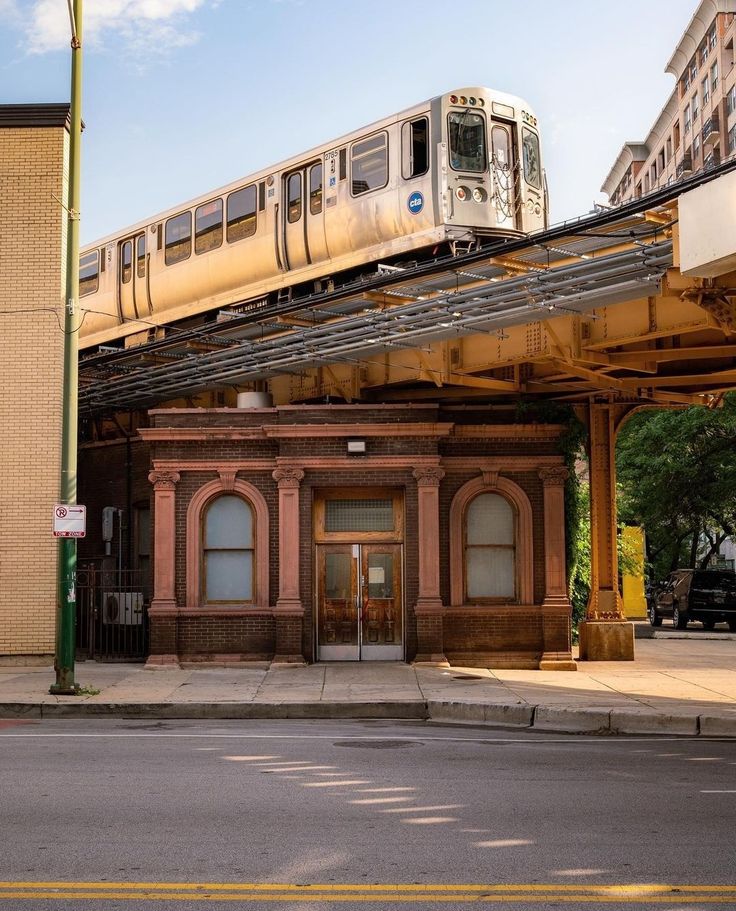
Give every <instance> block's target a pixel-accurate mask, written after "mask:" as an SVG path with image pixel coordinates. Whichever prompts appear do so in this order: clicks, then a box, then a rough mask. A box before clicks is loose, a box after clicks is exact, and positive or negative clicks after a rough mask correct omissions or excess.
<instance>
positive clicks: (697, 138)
mask: <svg viewBox="0 0 736 911" xmlns="http://www.w3.org/2000/svg"><path fill="white" fill-rule="evenodd" d="M699 155H700V135H699V134H698V133H696V134H695V135H694V136H693V158H697V157H698V156H699Z"/></svg>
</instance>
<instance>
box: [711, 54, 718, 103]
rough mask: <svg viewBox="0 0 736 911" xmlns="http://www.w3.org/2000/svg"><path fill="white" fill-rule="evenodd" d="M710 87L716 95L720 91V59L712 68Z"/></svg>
mask: <svg viewBox="0 0 736 911" xmlns="http://www.w3.org/2000/svg"><path fill="white" fill-rule="evenodd" d="M710 87H711V89H712V90H713V94H714V95H715V94H716V92H717V91H718V61H717V60H716V62H715V63H714V64H713V66H712V67H711V68H710Z"/></svg>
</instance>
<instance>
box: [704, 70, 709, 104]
mask: <svg viewBox="0 0 736 911" xmlns="http://www.w3.org/2000/svg"><path fill="white" fill-rule="evenodd" d="M709 98H710V86H709V84H708V77H707V76H706V77H705V79H704V80H703V107H705V106H706V104H708V99H709Z"/></svg>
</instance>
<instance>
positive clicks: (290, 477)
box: [271, 468, 304, 489]
mask: <svg viewBox="0 0 736 911" xmlns="http://www.w3.org/2000/svg"><path fill="white" fill-rule="evenodd" d="M271 477H272V478H273V479H274V481H276V483H277V484H278V485H279V489H282V488H284V487H299V485H300V484H301V482H302V481H303V480H304V472H303V471H302V470H301V468H277V469H276V470H275V471H273V472H272V473H271Z"/></svg>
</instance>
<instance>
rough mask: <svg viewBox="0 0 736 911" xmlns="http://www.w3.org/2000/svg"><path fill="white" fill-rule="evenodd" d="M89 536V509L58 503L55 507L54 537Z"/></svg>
mask: <svg viewBox="0 0 736 911" xmlns="http://www.w3.org/2000/svg"><path fill="white" fill-rule="evenodd" d="M86 534H87V507H86V506H69V505H67V504H66V503H57V504H56V505H55V506H54V537H55V538H83V537H84V536H85V535H86Z"/></svg>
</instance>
